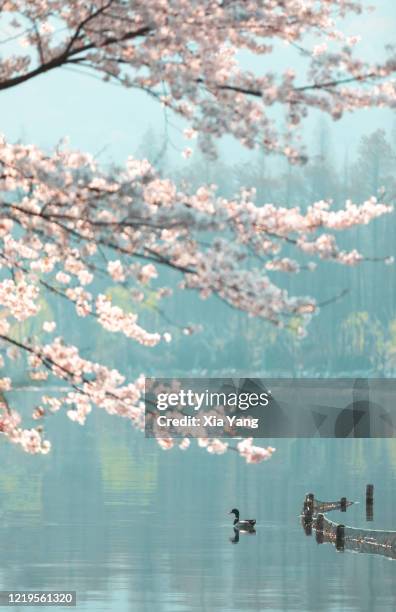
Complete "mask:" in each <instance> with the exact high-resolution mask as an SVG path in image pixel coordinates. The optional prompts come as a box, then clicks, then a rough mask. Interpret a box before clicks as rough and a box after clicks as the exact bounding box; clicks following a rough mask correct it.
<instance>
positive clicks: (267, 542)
mask: <svg viewBox="0 0 396 612" xmlns="http://www.w3.org/2000/svg"><path fill="white" fill-rule="evenodd" d="M36 400H37V397H35V398H29V395H28V394H27V393H26V392H25V393H24V394H23V395H21V397H20V398H19V399H18V401H20V404H21V406H22V407H23V402H27V401H31V402H32V403H34V402H35V401H36ZM59 422H62V415H59V418H58V420H57V423H55V424H54V426H53V425H52V422H49V423H48V428H49V429H50V428H52V430H51V431H50V435H51V439H52V440H53V443H54V452H53V454H52V455H48V456H46V457H34V458H32V457H27V456H25V455H23V454H22V453H19V452H18V451H16V450H15V448H13V447H12V446H11V445H9V444H6V443H5V442H4V443H3V444H1V445H0V461H1V465H2V470H1V471H0V511H3V515H2V517H1V521H0V541H1V546H0V588H1V589H3V590H6V589H7V590H11V589H39V590H50V589H53V590H56V589H62V590H76V591H77V601H78V604H77V610H78V611H79V612H80V611H83V612H101V611H102V610H103V611H106V612H108V610H117V612H132V611H133V612H136V611H137V612H153V610H155V611H156V612H157V611H158V612H190V611H191V612H206V611H208V612H261V611H262V610H269V611H276V612H279V611H285V612H294V611H301V612H317V610H321V611H322V610H323V611H324V612H335V611H338V610H348V611H349V612H358V611H359V612H360V611H370V612H377V611H378V612H393V611H394V602H395V601H396V580H395V571H396V564H393V563H384V558H383V557H381V556H380V555H376V556H374V555H363V554H362V555H347V554H344V555H335V554H334V544H333V546H332V547H330V546H316V543H315V537H311V538H306V537H305V536H304V534H303V533H302V531H301V526H300V525H299V524H298V522H296V508H300V506H301V501H302V500H303V499H304V494H305V492H306V491H307V490H308V487H309V488H310V489H311V490H312V491H314V492H315V493H317V494H318V496H320V494H322V499H339V501H338V502H332V503H334V504H336V507H335V509H334V510H333V511H332V513H331V518H332V520H334V521H335V522H336V523H337V524H338V523H342V524H345V523H346V522H348V524H350V525H354V526H355V527H356V528H364V526H365V525H364V490H365V486H366V483H367V482H370V481H371V482H374V483H375V487H376V490H375V494H376V499H377V503H376V511H375V516H374V520H373V521H372V522H371V524H370V527H372V529H376V530H378V529H391V528H392V526H394V507H395V505H396V444H395V441H393V440H385V441H384V440H379V441H376V440H362V439H360V440H358V439H357V440H325V439H318V440H277V443H276V446H277V453H276V454H274V457H273V459H271V461H269V462H267V463H263V464H259V465H246V464H245V463H244V462H243V461H241V459H240V458H239V457H238V456H237V454H236V453H228V454H227V455H223V456H218V457H213V456H210V455H209V454H208V453H204V452H202V451H200V450H199V449H197V448H196V447H195V446H194V445H192V448H191V449H190V450H188V451H187V452H184V453H183V451H181V450H180V451H179V450H175V451H171V452H164V451H162V450H161V449H159V448H158V446H157V445H156V443H155V441H153V440H146V439H144V438H143V437H141V436H139V435H138V434H135V433H134V432H133V431H132V430H131V427H130V426H129V425H128V423H127V422H123V421H119V420H116V419H114V418H113V419H112V418H111V417H107V416H106V415H104V414H101V413H96V414H95V415H92V419H91V420H90V422H89V423H88V426H87V427H86V428H81V427H78V426H76V425H75V424H73V423H69V422H68V420H67V419H66V418H65V419H64V421H63V422H62V425H61V428H60V429H58V425H59ZM265 443H266V444H271V443H272V441H271V440H266V441H265ZM273 445H274V446H275V444H273ZM307 466H309V470H307ZM340 492H341V493H348V498H350V499H352V500H360V501H361V502H363V503H361V504H352V505H350V506H348V509H347V515H345V514H344V513H341V507H340V503H341V498H340V497H339V495H340ZM362 492H363V494H362ZM378 500H381V503H378ZM337 504H338V506H337ZM234 505H236V506H237V507H240V508H243V510H244V515H246V516H255V517H256V518H257V522H258V524H259V528H258V529H257V533H256V534H253V535H254V537H247V536H246V537H245V536H244V535H242V533H239V534H236V533H235V532H233V528H232V525H230V523H229V521H228V520H226V519H225V517H226V515H227V512H228V511H229V509H230V508H232V507H233V506H234ZM325 512H328V510H327V511H325ZM346 516H347V517H348V521H346ZM366 526H367V525H366ZM311 528H312V525H311ZM312 533H313V530H312ZM346 536H347V531H346ZM230 537H231V539H235V540H236V541H235V544H238V546H231V545H230ZM237 540H238V541H237ZM345 550H347V537H346V538H345ZM24 610H28V608H24ZM32 612H33V608H32Z"/></svg>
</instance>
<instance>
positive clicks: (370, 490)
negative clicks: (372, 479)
mask: <svg viewBox="0 0 396 612" xmlns="http://www.w3.org/2000/svg"><path fill="white" fill-rule="evenodd" d="M373 519H374V485H372V484H368V485H367V487H366V521H372V520H373Z"/></svg>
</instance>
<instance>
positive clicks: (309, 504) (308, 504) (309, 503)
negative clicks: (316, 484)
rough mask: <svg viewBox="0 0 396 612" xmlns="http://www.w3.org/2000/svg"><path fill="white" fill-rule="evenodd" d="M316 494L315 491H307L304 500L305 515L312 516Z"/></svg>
mask: <svg viewBox="0 0 396 612" xmlns="http://www.w3.org/2000/svg"><path fill="white" fill-rule="evenodd" d="M314 503H315V496H314V494H313V493H307V494H306V496H305V501H304V515H305V516H312V515H313V512H314Z"/></svg>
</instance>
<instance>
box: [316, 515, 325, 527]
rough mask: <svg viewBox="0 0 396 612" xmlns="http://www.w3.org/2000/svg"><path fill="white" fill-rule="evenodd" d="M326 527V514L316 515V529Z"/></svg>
mask: <svg viewBox="0 0 396 612" xmlns="http://www.w3.org/2000/svg"><path fill="white" fill-rule="evenodd" d="M323 527H324V516H323V514H318V516H317V517H316V531H323Z"/></svg>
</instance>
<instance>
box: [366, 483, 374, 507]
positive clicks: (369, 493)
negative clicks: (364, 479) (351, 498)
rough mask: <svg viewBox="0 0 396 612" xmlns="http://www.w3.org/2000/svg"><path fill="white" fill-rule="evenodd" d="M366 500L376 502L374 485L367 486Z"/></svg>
mask: <svg viewBox="0 0 396 612" xmlns="http://www.w3.org/2000/svg"><path fill="white" fill-rule="evenodd" d="M366 502H371V503H373V502H374V485H372V484H368V485H367V487H366Z"/></svg>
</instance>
